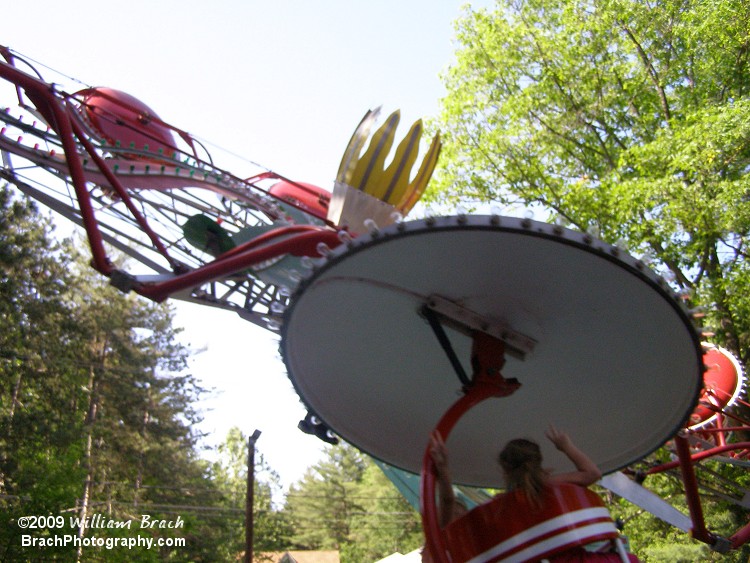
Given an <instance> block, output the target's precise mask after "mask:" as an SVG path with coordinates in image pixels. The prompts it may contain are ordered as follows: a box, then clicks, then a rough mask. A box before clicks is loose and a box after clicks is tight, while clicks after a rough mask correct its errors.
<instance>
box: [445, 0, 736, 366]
mask: <svg viewBox="0 0 750 563" xmlns="http://www.w3.org/2000/svg"><path fill="white" fill-rule="evenodd" d="M748 22H750V6H749V5H748V4H747V2H744V1H741V0H730V1H726V2H724V1H721V2H719V1H692V0H669V1H660V2H655V3H643V2H636V1H630V0H607V1H604V2H587V1H565V0H534V1H520V0H519V1H508V2H499V3H498V5H497V7H496V9H495V10H494V11H487V10H479V11H476V12H469V13H467V14H466V15H465V17H464V18H462V19H461V20H459V22H458V24H457V42H458V51H457V54H456V62H455V64H454V65H453V66H452V67H451V68H450V69H449V71H448V72H447V73H446V76H445V82H446V86H447V90H448V94H447V96H446V97H445V99H444V100H443V102H442V113H441V115H440V118H439V119H438V123H437V126H439V127H440V129H441V131H442V132H443V136H444V143H445V149H444V152H443V160H442V162H443V164H444V169H443V170H442V171H441V172H440V174H438V176H437V182H436V189H434V190H433V191H432V194H431V197H433V198H435V199H442V200H445V201H456V200H464V201H469V202H476V201H494V202H498V203H501V204H508V205H512V204H520V205H524V206H531V207H541V208H543V209H544V210H545V212H550V213H551V214H552V218H559V219H562V220H564V221H567V222H569V223H570V224H572V225H573V226H575V227H577V228H579V229H581V230H593V231H595V232H597V233H599V234H600V236H601V237H602V238H604V239H605V240H609V241H610V242H612V243H615V242H620V243H621V244H623V245H625V246H626V247H627V248H628V249H629V250H631V251H632V252H636V253H649V254H650V255H651V256H653V258H654V259H655V264H657V265H658V266H659V267H660V268H662V271H663V272H664V273H668V275H669V276H670V278H671V279H674V283H675V284H676V286H678V287H681V288H684V289H687V290H689V291H692V292H694V293H695V299H696V302H703V303H710V304H711V305H712V307H711V314H710V316H709V317H710V318H709V321H710V322H711V323H712V325H714V326H715V327H716V328H717V330H718V338H719V339H720V341H721V343H722V344H725V345H726V346H727V347H728V348H729V349H730V350H731V351H732V352H734V353H735V354H737V355H738V357H740V358H742V359H743V360H747V359H748V350H749V348H748V344H749V341H748V339H749V338H750V325H749V324H748V323H750V316H748V315H747V314H746V313H747V312H748V308H749V307H750V303H749V302H748V300H747V298H746V297H745V296H747V295H749V294H750V292H748V291H747V290H748V285H747V284H748V281H749V279H750V276H749V275H748V272H747V266H746V261H745V255H746V250H747V249H746V241H745V237H746V235H747V232H748V229H749V228H750V223H749V222H748V218H749V217H748V216H749V215H750V211H748V203H747V199H748V195H747V194H748V187H749V186H748V178H747V170H748V166H749V165H750V144H748V142H747V140H748V135H749V134H750V99H749V98H748V93H749V92H750V66H748V62H749V61H748V57H749V56H750V54H749V53H750V44H749V42H750V23H748Z"/></svg>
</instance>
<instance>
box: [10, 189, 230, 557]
mask: <svg viewBox="0 0 750 563" xmlns="http://www.w3.org/2000/svg"><path fill="white" fill-rule="evenodd" d="M0 323H2V326H3V330H2V331H0V559H2V560H4V561H14V560H16V561H21V560H27V559H30V558H34V559H36V558H39V559H40V560H41V559H43V560H66V561H72V560H80V561H99V560H107V561H120V560H121V561H133V560H138V561H162V560H174V559H180V560H185V559H189V560H192V561H217V560H221V558H219V557H217V553H218V549H217V547H218V546H221V545H224V544H225V539H226V538H225V537H224V536H223V535H222V534H223V532H224V531H225V528H223V527H222V525H221V521H219V522H218V525H217V522H216V521H210V520H209V519H207V518H206V514H207V512H206V509H208V510H209V512H208V513H209V514H210V509H211V508H214V507H215V506H216V504H217V498H218V495H219V491H218V489H217V487H216V485H215V483H214V482H212V481H211V480H210V472H209V468H208V464H207V463H206V462H204V461H203V460H201V459H199V457H198V455H197V440H198V438H199V436H198V435H197V434H196V433H195V431H194V425H195V423H196V422H197V421H198V420H199V413H198V412H196V410H195V404H196V400H197V398H199V397H200V396H201V394H202V392H203V390H202V389H201V388H200V386H199V385H198V384H197V382H196V381H195V379H194V378H193V376H191V375H190V374H187V373H185V371H184V368H185V361H186V358H187V354H188V351H187V350H186V349H184V348H183V347H182V346H181V345H180V344H179V343H178V341H177V339H176V335H177V330H176V329H175V328H174V327H173V326H172V311H171V309H170V308H169V307H168V306H166V305H158V304H154V303H150V302H147V301H144V300H141V299H138V298H135V297H133V296H132V295H124V294H122V293H120V292H118V291H117V290H115V289H114V288H112V287H111V286H109V285H107V284H106V283H105V282H104V280H103V279H102V278H100V277H98V276H96V275H95V274H94V273H93V272H92V271H91V269H90V267H88V266H87V265H86V264H84V263H83V260H82V259H80V258H78V257H77V253H76V250H75V247H74V245H73V244H72V242H71V241H64V242H61V243H58V242H55V239H54V238H53V237H52V235H51V227H50V225H49V223H48V222H47V221H46V220H45V219H44V218H43V217H41V216H40V214H39V213H38V212H37V211H36V210H35V208H34V206H33V205H32V204H30V203H28V202H27V201H26V200H24V199H19V198H15V197H14V196H13V195H12V193H11V192H10V191H9V190H7V189H6V188H0ZM143 514H147V515H149V516H150V517H152V519H159V520H170V521H174V520H175V519H176V518H177V517H178V515H179V517H180V518H181V519H182V520H183V521H184V526H182V527H180V528H179V529H170V530H165V529H148V530H141V529H140V526H139V524H138V523H139V522H140V520H141V517H142V515H143ZM28 515H31V516H47V515H52V516H62V517H63V518H64V520H65V526H64V527H63V528H56V529H54V530H49V529H41V530H35V531H32V530H25V529H23V528H22V527H21V526H20V525H19V520H18V518H19V517H21V516H28ZM96 515H100V516H102V517H105V518H107V519H113V520H116V521H121V522H124V521H129V520H130V521H133V522H135V525H133V526H132V527H131V528H130V529H126V528H122V529H108V530H107V534H106V536H107V537H122V536H130V537H133V536H135V535H138V536H143V537H150V538H153V539H157V538H159V537H162V538H166V539H169V540H174V539H184V540H185V541H186V545H185V546H183V547H180V548H159V549H157V548H154V549H151V550H145V549H141V550H132V551H131V550H128V549H119V550H118V549H115V550H106V549H99V548H77V547H76V546H74V545H72V544H69V545H67V546H53V547H48V548H44V549H40V548H29V547H26V548H24V547H23V546H22V543H21V536H22V534H24V533H29V532H33V533H32V535H34V536H36V537H50V536H51V532H57V533H58V534H63V533H64V534H70V535H74V536H81V537H89V536H91V535H95V534H96V532H97V531H98V530H93V531H92V529H91V528H86V527H85V526H76V525H75V523H74V522H73V520H74V519H78V520H79V521H80V520H84V519H86V518H92V517H95V516H96Z"/></svg>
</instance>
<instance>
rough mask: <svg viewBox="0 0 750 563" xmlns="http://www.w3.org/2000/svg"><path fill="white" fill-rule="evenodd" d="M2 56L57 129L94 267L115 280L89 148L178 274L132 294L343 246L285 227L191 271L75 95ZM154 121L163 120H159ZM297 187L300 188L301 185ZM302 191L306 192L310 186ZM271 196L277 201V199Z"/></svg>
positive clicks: (321, 230)
mask: <svg viewBox="0 0 750 563" xmlns="http://www.w3.org/2000/svg"><path fill="white" fill-rule="evenodd" d="M0 54H1V55H2V56H3V57H4V58H5V60H6V61H7V64H6V63H2V62H0V77H1V78H4V79H6V80H8V81H9V82H11V83H13V84H15V85H16V90H17V93H18V96H19V100H20V99H22V97H21V90H23V92H24V93H25V96H26V98H28V100H29V101H31V102H32V103H33V104H34V106H35V107H36V109H37V110H38V111H39V112H40V113H41V114H42V115H43V116H44V118H45V120H46V121H47V122H48V124H49V125H50V127H51V129H53V130H54V131H55V132H56V133H57V135H58V136H59V139H60V142H61V143H62V147H63V151H64V153H65V158H66V163H67V166H68V170H69V174H70V178H71V181H72V184H73V188H74V190H75V194H76V199H77V201H78V205H79V209H80V213H81V218H82V221H83V226H84V229H85V231H86V235H87V238H88V241H89V246H90V248H91V253H92V258H93V259H92V265H93V267H94V268H95V269H96V270H97V271H99V272H100V273H102V274H104V275H105V276H108V277H112V275H113V273H114V272H115V266H114V265H113V263H112V261H111V260H110V259H109V257H108V255H107V251H106V249H105V246H104V241H103V237H102V233H101V231H100V229H99V226H98V223H97V219H96V214H95V211H94V208H93V205H92V201H91V195H90V194H89V192H88V190H87V187H86V173H85V170H84V167H83V162H82V156H81V154H79V147H80V148H83V149H84V151H85V153H86V155H87V156H88V157H90V158H91V161H92V162H93V163H94V164H95V165H96V166H97V167H98V169H99V170H100V171H101V173H102V174H103V175H104V176H105V177H106V179H107V181H108V182H109V183H110V185H111V187H112V188H113V189H114V190H115V191H116V193H117V195H118V197H119V198H120V199H121V200H122V201H123V203H124V205H125V206H126V207H127V209H128V211H129V212H130V213H131V214H132V217H133V219H134V220H135V222H136V223H137V224H138V226H139V227H140V228H141V229H142V231H143V232H144V233H145V234H146V235H147V236H148V238H149V239H150V241H151V242H152V244H153V245H154V248H155V250H156V251H157V252H158V253H159V254H161V255H162V256H164V258H165V259H166V260H167V261H168V263H169V264H170V266H171V267H172V269H173V271H174V272H175V276H174V277H173V278H171V279H168V280H166V281H156V282H154V281H149V282H139V281H137V280H135V279H132V280H130V282H129V283H128V287H127V289H132V290H133V291H135V292H136V293H138V294H140V295H143V296H145V297H148V298H150V299H154V300H156V301H162V300H164V299H166V298H167V297H169V296H170V295H172V294H174V293H177V292H180V291H183V290H186V289H190V288H192V287H195V286H196V285H199V284H202V283H205V282H208V281H211V280H215V279H219V278H222V277H225V276H229V275H231V274H233V273H235V272H238V271H242V270H244V269H246V268H248V267H250V266H252V265H253V264H257V263H259V262H261V261H264V260H267V259H270V258H274V257H276V256H281V255H284V254H293V255H297V256H300V255H308V256H319V254H318V252H317V250H316V247H317V245H318V244H319V243H321V242H323V243H325V244H326V245H328V246H329V247H335V246H338V245H339V244H340V240H339V239H338V237H337V235H336V232H335V231H333V230H332V229H331V228H329V227H316V226H312V225H310V226H304V227H302V228H297V227H288V228H281V229H277V230H275V231H272V232H271V233H268V234H267V235H266V236H264V237H262V238H260V239H259V240H258V241H250V243H246V244H244V245H240V246H239V247H237V248H235V249H233V250H232V251H231V253H228V254H227V255H226V256H220V257H218V258H217V259H216V260H214V261H212V262H210V263H208V264H205V265H203V266H201V267H198V268H196V269H195V270H191V271H189V272H185V271H184V269H185V268H184V266H183V265H182V264H180V263H179V262H178V261H176V260H175V259H174V258H172V257H171V256H170V254H169V251H168V249H167V248H166V247H165V245H164V244H163V243H162V241H161V240H160V238H159V236H158V235H157V234H156V233H155V232H154V230H153V229H152V228H151V227H150V226H149V224H148V221H147V220H146V218H145V217H144V215H143V214H142V213H141V212H140V211H139V210H138V208H137V206H136V205H135V204H134V202H133V201H132V198H131V197H130V195H129V194H128V191H127V190H126V189H125V188H124V187H123V185H122V183H121V182H120V180H119V179H118V178H117V176H116V175H115V174H114V173H113V172H112V171H111V170H110V169H109V167H107V166H106V164H105V163H104V160H103V159H102V158H101V156H100V155H99V154H98V153H97V151H96V149H95V147H94V145H93V143H91V141H90V140H89V139H88V138H87V135H86V133H85V131H83V129H82V127H81V125H80V124H79V123H78V122H77V120H76V119H75V118H74V117H73V115H75V113H74V112H75V111H76V109H75V108H74V107H72V106H71V105H70V102H69V101H68V98H69V96H68V95H65V94H62V93H60V92H57V91H56V90H55V89H54V86H53V85H50V84H48V83H46V82H44V81H43V80H41V79H40V78H37V77H34V76H31V75H29V74H27V73H25V72H23V71H21V70H19V69H18V68H16V66H15V65H14V64H13V63H14V57H13V55H12V53H11V52H10V51H9V50H8V49H6V48H4V47H0ZM113 101H115V102H117V103H121V102H119V101H118V100H114V99H113ZM154 119H155V120H158V119H157V118H154ZM158 123H159V124H160V125H163V126H164V127H168V128H170V129H172V130H174V131H176V132H177V134H179V135H180V137H182V138H183V139H185V140H186V142H187V143H188V144H189V145H190V147H191V149H192V150H193V151H194V150H195V148H194V145H193V143H192V140H191V139H190V136H189V135H188V134H187V133H185V132H184V131H181V130H178V129H174V128H173V127H172V126H170V125H168V124H167V123H165V122H163V121H161V120H158ZM274 177H275V178H279V179H285V178H282V177H281V176H279V175H277V174H275V173H273V172H268V173H265V174H261V175H258V176H257V177H255V178H257V179H264V178H274ZM285 180H286V179H285ZM287 181H289V180H287ZM291 183H293V184H295V185H296V183H295V182H291ZM302 188H303V189H305V188H304V186H302ZM270 197H273V196H272V195H271V196H270ZM282 236H283V237H285V238H284V239H283V240H276V241H275V242H273V239H278V238H279V237H282ZM262 243H268V244H267V245H266V246H265V247H262V248H259V246H260V245H261V244H262Z"/></svg>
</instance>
